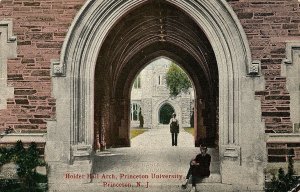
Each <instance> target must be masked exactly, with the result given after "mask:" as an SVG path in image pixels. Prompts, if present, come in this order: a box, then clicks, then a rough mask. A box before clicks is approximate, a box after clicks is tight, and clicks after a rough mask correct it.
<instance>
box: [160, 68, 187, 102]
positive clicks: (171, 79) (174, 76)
mask: <svg viewBox="0 0 300 192" xmlns="http://www.w3.org/2000/svg"><path fill="white" fill-rule="evenodd" d="M166 82H167V86H168V88H169V90H170V95H171V96H172V97H176V96H177V95H179V94H180V93H181V92H184V93H187V92H188V90H189V88H191V87H192V84H191V81H190V79H189V77H188V76H187V74H186V73H185V72H184V71H183V70H182V69H181V68H180V67H179V66H178V65H176V64H174V63H172V64H171V65H170V67H169V69H168V71H167V74H166Z"/></svg>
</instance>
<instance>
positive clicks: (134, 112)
mask: <svg viewBox="0 0 300 192" xmlns="http://www.w3.org/2000/svg"><path fill="white" fill-rule="evenodd" d="M140 111H141V106H140V105H139V104H138V103H132V104H131V113H130V118H131V121H139V120H140V118H139V116H140Z"/></svg>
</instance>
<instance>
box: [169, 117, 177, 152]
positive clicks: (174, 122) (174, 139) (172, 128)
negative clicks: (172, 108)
mask: <svg viewBox="0 0 300 192" xmlns="http://www.w3.org/2000/svg"><path fill="white" fill-rule="evenodd" d="M170 132H171V136H172V146H177V137H178V133H179V122H178V120H177V119H176V114H175V113H173V114H172V118H171V119H170Z"/></svg>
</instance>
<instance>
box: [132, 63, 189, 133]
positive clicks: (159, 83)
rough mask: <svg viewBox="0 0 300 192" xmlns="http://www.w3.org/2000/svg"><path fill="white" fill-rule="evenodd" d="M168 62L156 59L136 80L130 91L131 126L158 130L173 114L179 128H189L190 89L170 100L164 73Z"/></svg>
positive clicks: (167, 67) (168, 64) (167, 122)
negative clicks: (142, 126)
mask: <svg viewBox="0 0 300 192" xmlns="http://www.w3.org/2000/svg"><path fill="white" fill-rule="evenodd" d="M171 63H172V61H170V60H168V59H166V58H159V59H157V60H155V61H153V62H151V63H150V64H149V65H148V66H146V67H145V68H144V69H143V70H142V71H141V72H140V73H139V74H138V76H137V77H136V80H135V81H134V83H133V86H132V91H131V116H130V117H131V127H139V126H141V121H143V125H144V127H147V128H159V127H160V125H165V124H169V121H170V119H171V115H172V113H176V116H177V119H178V120H179V123H180V127H191V118H192V115H193V113H194V111H193V109H194V106H193V105H194V90H193V89H192V88H190V90H189V91H188V92H187V93H184V92H182V93H181V94H179V95H178V96H177V97H171V96H170V91H169V89H168V87H167V83H166V73H167V71H168V69H169V66H170V65H171Z"/></svg>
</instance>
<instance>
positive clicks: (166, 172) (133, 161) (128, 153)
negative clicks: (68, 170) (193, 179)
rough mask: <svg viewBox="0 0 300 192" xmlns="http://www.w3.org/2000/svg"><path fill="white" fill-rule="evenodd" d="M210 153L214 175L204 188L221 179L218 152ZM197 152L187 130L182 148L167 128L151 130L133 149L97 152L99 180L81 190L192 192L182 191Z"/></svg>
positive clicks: (182, 134)
mask: <svg viewBox="0 0 300 192" xmlns="http://www.w3.org/2000/svg"><path fill="white" fill-rule="evenodd" d="M208 152H209V153H210V154H212V166H211V170H212V173H213V174H212V175H211V177H210V178H209V179H208V183H206V184H204V185H203V186H204V187H205V185H208V187H207V186H206V189H208V188H211V185H214V184H216V183H217V182H219V180H220V176H219V174H217V173H218V171H219V167H218V166H219V162H218V153H217V152H216V150H214V149H209V151H208ZM197 153H199V148H195V147H194V141H193V136H192V135H191V134H189V133H187V132H185V131H184V130H180V133H179V136H178V146H171V134H170V132H169V128H168V127H167V126H166V127H160V128H156V129H151V130H149V131H147V132H145V133H143V134H141V135H139V136H137V137H135V138H134V139H132V143H131V147H126V148H112V149H109V150H107V151H105V152H100V153H97V154H96V159H95V164H94V173H95V175H94V177H95V178H94V179H93V181H92V183H90V184H85V185H84V187H83V185H80V187H78V188H77V191H101V192H106V191H107V192H126V191H133V192H139V191H149V192H152V191H163V192H172V191H178V192H179V191H188V189H187V190H181V189H180V185H181V184H182V182H183V181H184V179H185V175H186V172H187V170H188V167H189V166H188V165H189V161H190V160H191V159H192V158H193V157H195V156H196V154H197ZM209 180H211V181H209ZM211 182H213V183H214V184H212V183H211ZM201 185H202V184H201ZM203 186H199V188H201V187H202V188H203ZM72 191H76V190H72ZM205 191H208V190H205ZM222 191H224V190H222Z"/></svg>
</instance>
